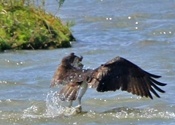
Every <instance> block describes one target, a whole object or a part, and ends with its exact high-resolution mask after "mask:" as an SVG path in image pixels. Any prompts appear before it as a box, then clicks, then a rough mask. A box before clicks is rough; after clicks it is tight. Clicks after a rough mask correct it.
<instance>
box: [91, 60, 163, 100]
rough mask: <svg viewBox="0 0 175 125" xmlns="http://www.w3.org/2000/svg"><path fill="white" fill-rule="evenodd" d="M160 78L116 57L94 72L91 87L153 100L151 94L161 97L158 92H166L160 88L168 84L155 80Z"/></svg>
mask: <svg viewBox="0 0 175 125" xmlns="http://www.w3.org/2000/svg"><path fill="white" fill-rule="evenodd" d="M160 77H161V76H157V75H154V74H151V73H148V72H146V71H144V70H143V69H141V68H140V67H138V66H137V65H135V64H134V63H132V62H130V61H128V60H126V59H124V58H122V57H116V58H114V59H112V60H110V61H108V62H107V63H105V64H103V65H101V66H100V67H98V68H97V69H95V70H94V72H93V73H92V75H91V80H90V81H89V85H90V87H95V88H97V91H99V92H105V91H116V90H118V89H121V90H122V91H127V92H131V93H132V94H136V95H139V96H145V97H150V98H151V99H152V98H153V97H152V94H151V93H153V94H154V95H155V96H157V97H160V96H159V95H158V94H157V92H156V91H158V92H161V93H164V92H165V91H163V90H162V89H160V88H159V87H158V86H165V85H166V84H164V83H160V82H158V81H156V80H155V78H160Z"/></svg>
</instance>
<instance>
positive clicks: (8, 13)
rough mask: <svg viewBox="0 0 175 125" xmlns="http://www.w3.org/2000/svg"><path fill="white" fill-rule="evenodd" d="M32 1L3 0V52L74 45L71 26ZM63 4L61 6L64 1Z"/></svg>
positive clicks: (0, 34) (0, 40) (0, 30)
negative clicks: (64, 23) (65, 24)
mask: <svg viewBox="0 0 175 125" xmlns="http://www.w3.org/2000/svg"><path fill="white" fill-rule="evenodd" d="M29 1H31V0H0V27H1V28H0V51H3V50H6V49H53V48H61V47H70V46H71V44H70V41H73V40H75V39H74V37H73V36H72V34H71V32H70V30H69V28H68V26H64V25H63V24H62V22H61V21H60V19H59V18H58V17H56V16H53V15H52V14H49V13H46V12H45V10H44V9H43V8H44V4H45V2H44V1H45V0H41V1H42V6H43V7H41V6H35V5H34V1H33V2H29ZM63 2H64V1H63V0H62V1H61V2H60V3H59V7H60V6H61V5H62V4H63Z"/></svg>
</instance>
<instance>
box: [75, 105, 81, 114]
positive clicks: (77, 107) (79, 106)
mask: <svg viewBox="0 0 175 125" xmlns="http://www.w3.org/2000/svg"><path fill="white" fill-rule="evenodd" d="M75 109H76V112H77V113H80V112H82V107H81V105H77V106H76V107H75Z"/></svg>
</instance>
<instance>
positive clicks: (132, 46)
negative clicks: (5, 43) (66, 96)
mask: <svg viewBox="0 0 175 125" xmlns="http://www.w3.org/2000/svg"><path fill="white" fill-rule="evenodd" d="M57 7H58V4H57V3H56V2H55V1H48V2H47V6H46V8H47V11H48V12H51V13H53V14H55V15H57V16H60V17H61V18H62V20H63V21H64V22H66V21H72V22H74V23H75V25H74V26H73V27H71V30H72V33H73V35H74V36H75V38H76V39H77V42H72V45H73V47H72V48H67V49H55V50H39V51H27V50H26V51H6V52H4V53H0V124H2V125H12V124H14V125H69V124H70V125H116V124H118V125H136V124H144V125H148V124H152V125H175V85H174V82H175V56H174V53H175V25H174V24H175V0H164V1H163V0H154V1H153V0H152V1H147V0H135V1H131V0H125V1H124V0H66V1H65V3H64V5H63V6H62V8H61V10H60V11H59V12H58V8H57ZM70 52H75V53H76V54H77V55H82V56H83V57H84V61H83V63H84V64H85V67H86V68H96V67H98V66H99V65H100V64H102V63H105V62H106V61H108V60H110V59H112V58H113V57H115V56H122V57H124V58H127V59H128V60H130V61H132V62H134V63H135V64H137V65H138V66H140V67H142V68H143V69H145V70H146V71H149V72H151V73H154V74H157V75H161V76H162V78H160V79H159V80H160V81H161V82H165V83H167V86H165V87H162V89H164V90H165V91H166V93H165V94H162V93H160V96H161V98H156V97H155V98H154V99H153V100H151V99H146V98H140V97H137V96H134V95H132V94H130V93H127V92H122V91H120V90H118V91H116V92H106V93H98V92H96V90H95V89H89V90H88V91H87V93H86V94H85V96H84V97H83V99H82V101H83V103H82V105H83V111H84V112H83V113H81V114H77V115H70V114H64V113H63V106H64V105H65V103H63V102H60V101H59V100H58V99H57V98H56V97H55V96H54V93H55V92H56V91H57V89H58V87H55V88H50V87H49V85H50V81H51V78H52V76H53V73H54V71H55V69H56V67H57V66H58V64H59V63H60V61H61V59H62V57H63V56H65V55H67V54H69V53H70ZM74 105H76V103H75V104H74Z"/></svg>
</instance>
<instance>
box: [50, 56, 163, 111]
mask: <svg viewBox="0 0 175 125" xmlns="http://www.w3.org/2000/svg"><path fill="white" fill-rule="evenodd" d="M82 59H83V57H78V56H76V55H75V54H74V53H71V54H70V55H68V56H66V57H64V58H63V59H62V61H61V64H60V65H59V66H58V68H57V70H56V72H55V74H54V76H53V79H52V82H51V86H55V85H59V84H62V85H64V86H63V88H62V89H61V90H60V92H59V93H58V96H59V98H60V99H61V100H62V101H70V106H72V102H73V101H74V100H76V99H77V98H78V103H79V105H78V106H77V107H78V108H79V109H80V110H81V98H82V97H83V95H84V94H85V92H86V90H87V88H88V87H91V88H96V90H97V91H98V92H106V91H116V90H118V89H121V90H122V91H127V92H130V93H132V94H136V95H138V96H142V97H143V96H145V97H149V98H151V99H153V97H152V94H154V95H155V96H156V97H158V98H160V96H159V95H158V94H157V92H156V90H157V91H158V92H161V93H164V92H165V91H164V90H162V89H160V88H159V87H158V86H165V85H166V84H165V83H161V82H158V81H156V80H155V79H156V78H160V77H161V76H158V75H154V74H151V73H149V72H146V71H144V70H143V69H141V68H140V67H138V66H137V65H135V64H134V63H132V62H130V61H128V60H126V59H124V58H122V57H119V56H117V57H115V58H113V59H112V60H110V61H108V62H106V63H104V64H102V65H101V66H99V67H98V68H96V69H94V70H92V69H83V64H82V63H81V62H82Z"/></svg>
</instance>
